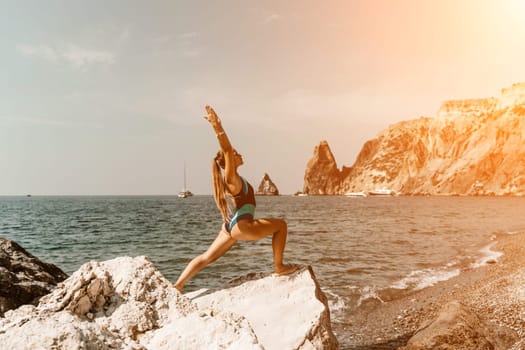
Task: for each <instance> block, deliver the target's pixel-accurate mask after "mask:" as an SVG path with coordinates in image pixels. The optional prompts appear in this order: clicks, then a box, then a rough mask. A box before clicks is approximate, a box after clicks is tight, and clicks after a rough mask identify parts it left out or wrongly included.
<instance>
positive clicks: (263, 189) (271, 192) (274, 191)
mask: <svg viewBox="0 0 525 350" xmlns="http://www.w3.org/2000/svg"><path fill="white" fill-rule="evenodd" d="M255 194H256V195H258V196H278V195H279V189H278V188H277V186H276V185H275V184H274V183H273V181H272V179H270V175H268V174H266V173H265V174H264V176H263V178H262V180H261V183H260V184H259V188H258V189H257V192H255Z"/></svg>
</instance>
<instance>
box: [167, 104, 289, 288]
mask: <svg viewBox="0 0 525 350" xmlns="http://www.w3.org/2000/svg"><path fill="white" fill-rule="evenodd" d="M206 111H207V113H208V115H206V116H205V117H204V118H205V119H206V120H207V121H208V122H209V123H210V124H211V126H212V127H213V130H214V131H215V134H216V135H217V139H218V141H219V145H220V148H221V149H220V150H219V152H218V153H217V156H216V157H215V158H214V159H213V163H212V175H213V194H214V197H215V202H216V203H217V207H218V208H219V210H220V211H221V214H222V218H223V220H224V224H223V225H222V228H221V230H220V232H219V234H218V235H217V238H215V240H214V241H213V243H212V244H211V246H210V247H209V248H208V250H207V251H206V252H205V253H203V254H201V255H199V256H197V257H196V258H194V259H193V260H192V261H191V262H190V263H189V264H188V266H186V268H185V269H184V271H183V272H182V274H181V275H180V277H179V279H178V280H177V282H175V288H177V289H178V290H179V291H182V289H183V288H184V285H185V284H186V283H187V282H188V281H189V280H190V278H192V277H193V276H195V275H196V274H197V272H199V271H200V270H202V269H203V268H204V267H206V266H207V265H208V264H210V263H212V262H214V261H215V260H217V259H218V258H220V257H221V256H223V255H224V254H226V252H227V251H228V250H230V248H231V247H232V246H233V245H234V244H235V242H237V240H244V241H252V240H257V239H261V238H264V237H266V236H268V235H273V236H272V249H273V262H274V271H275V274H277V275H286V274H290V273H293V272H294V271H296V270H297V269H298V266H296V265H285V264H284V263H283V252H284V247H285V245H286V235H287V225H286V222H285V221H284V220H282V219H275V218H267V219H255V218H254V213H255V195H254V192H253V187H252V186H251V185H250V184H249V183H248V182H247V181H246V180H245V179H244V178H242V177H241V176H240V175H239V174H238V173H237V168H239V167H240V166H241V165H242V164H243V159H242V156H241V155H240V154H239V153H237V151H236V150H235V149H234V148H233V147H232V145H231V143H230V140H229V139H228V136H227V135H226V132H225V131H224V129H223V128H222V124H221V120H220V118H219V117H218V116H217V114H216V113H215V111H214V110H213V108H211V107H210V106H206ZM221 169H222V170H224V175H223V174H222V171H221ZM226 196H230V197H231V198H232V200H233V203H234V205H235V212H234V214H233V216H230V215H229V208H228V201H227V200H226Z"/></svg>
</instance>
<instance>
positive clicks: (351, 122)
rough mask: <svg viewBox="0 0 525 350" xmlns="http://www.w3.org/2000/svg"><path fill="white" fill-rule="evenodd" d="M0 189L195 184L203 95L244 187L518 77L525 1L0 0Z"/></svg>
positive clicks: (206, 141) (206, 184)
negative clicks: (323, 148)
mask: <svg viewBox="0 0 525 350" xmlns="http://www.w3.org/2000/svg"><path fill="white" fill-rule="evenodd" d="M0 5H1V9H2V10H1V13H0V31H1V33H2V37H1V39H0V77H1V78H0V195H25V194H32V195H173V194H176V193H177V192H179V191H180V190H181V189H182V187H183V186H184V181H183V177H184V164H186V172H187V186H188V188H189V189H190V190H191V191H192V192H194V193H196V194H211V193H212V184H211V160H212V158H213V156H214V155H215V153H216V152H217V150H218V143H217V140H216V137H215V134H214V132H213V130H212V128H211V127H210V126H209V124H208V123H207V122H206V121H205V120H204V119H203V116H204V115H205V110H204V106H205V105H206V104H210V105H211V106H213V107H214V108H215V110H216V111H217V113H218V114H219V116H220V117H221V119H222V122H223V126H224V128H225V130H226V132H227V134H228V136H229V137H230V140H231V142H232V144H233V146H234V147H235V148H236V149H237V150H238V151H239V152H240V153H241V154H242V155H243V157H244V161H245V164H244V165H243V166H242V167H241V168H240V169H239V172H240V174H241V175H243V176H244V177H245V178H247V179H248V181H250V182H251V183H252V184H253V185H254V186H255V187H257V185H258V184H259V182H260V181H261V179H262V177H263V175H264V173H268V174H269V175H270V177H271V178H272V180H273V181H274V182H275V183H276V185H277V187H278V188H279V190H280V192H281V193H284V194H291V193H294V192H296V191H298V190H302V187H303V181H304V172H305V169H306V164H307V162H308V160H309V159H310V158H311V157H312V155H313V151H314V148H315V146H316V145H318V144H319V143H320V141H322V140H326V141H328V143H329V145H330V147H331V149H332V152H333V153H334V156H335V158H336V160H337V163H338V166H339V167H342V166H343V165H346V166H351V165H352V164H353V163H354V161H355V159H356V157H357V155H358V153H359V151H360V150H361V147H362V145H363V143H364V142H366V141H367V140H369V139H372V138H374V137H376V136H377V135H378V134H379V133H380V132H381V131H382V130H384V129H385V128H387V127H388V126H389V125H392V124H395V123H397V122H399V121H403V120H409V119H414V118H418V117H420V116H427V117H433V116H435V115H436V112H437V110H438V109H439V107H440V105H441V103H442V102H443V101H445V100H450V99H464V98H482V97H491V96H495V97H496V96H498V95H499V94H500V90H501V89H502V88H507V87H510V86H511V85H512V84H513V83H518V82H524V81H525V64H523V62H525V44H524V43H525V0H502V1H496V0H494V1H492V0H476V1H474V0H472V1H471V0H439V1H437V0H436V1H431V0H363V1H358V0H348V1H308V0H301V1H299V0H290V1H242V0H239V1H233V0H225V1H199V0H197V1H53V0H49V1H45V2H44V1H18V0H17V1H4V0H0Z"/></svg>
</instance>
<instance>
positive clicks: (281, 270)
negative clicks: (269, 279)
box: [273, 265, 299, 276]
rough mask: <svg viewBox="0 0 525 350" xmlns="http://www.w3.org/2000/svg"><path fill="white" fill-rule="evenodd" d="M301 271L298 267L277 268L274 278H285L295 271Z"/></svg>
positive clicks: (285, 266) (284, 266)
mask: <svg viewBox="0 0 525 350" xmlns="http://www.w3.org/2000/svg"><path fill="white" fill-rule="evenodd" d="M297 270H299V266H298V265H283V266H281V267H280V268H277V267H276V268H275V271H274V273H273V275H274V276H284V275H289V274H292V273H294V272H295V271H297Z"/></svg>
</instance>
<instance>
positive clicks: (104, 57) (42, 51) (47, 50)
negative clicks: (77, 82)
mask: <svg viewBox="0 0 525 350" xmlns="http://www.w3.org/2000/svg"><path fill="white" fill-rule="evenodd" d="M17 50H18V51H19V52H20V53H21V54H23V55H24V56H28V57H37V58H41V59H44V60H47V61H51V62H53V63H59V62H65V63H67V64H70V65H72V66H74V67H77V68H86V67H87V66H89V65H93V64H113V63H114V62H115V54H114V53H112V52H109V51H101V50H92V49H86V48H82V47H79V46H76V45H72V44H69V45H68V46H66V47H52V46H48V45H38V46H35V45H17Z"/></svg>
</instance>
